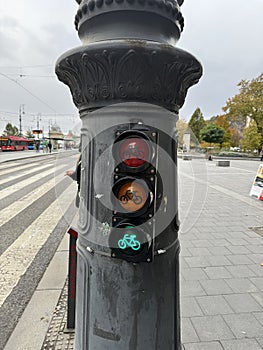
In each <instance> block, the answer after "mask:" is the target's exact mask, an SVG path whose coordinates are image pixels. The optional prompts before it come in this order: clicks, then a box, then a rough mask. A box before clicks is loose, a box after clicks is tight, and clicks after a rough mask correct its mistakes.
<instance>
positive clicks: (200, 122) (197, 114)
mask: <svg viewBox="0 0 263 350" xmlns="http://www.w3.org/2000/svg"><path fill="white" fill-rule="evenodd" d="M188 126H189V128H191V130H192V131H193V133H194V134H195V136H196V138H197V139H198V141H201V138H200V131H201V130H202V129H203V128H204V126H205V120H204V117H203V114H202V112H201V110H200V108H196V110H195V111H194V113H193V115H192V117H191V119H190V121H189V123H188Z"/></svg>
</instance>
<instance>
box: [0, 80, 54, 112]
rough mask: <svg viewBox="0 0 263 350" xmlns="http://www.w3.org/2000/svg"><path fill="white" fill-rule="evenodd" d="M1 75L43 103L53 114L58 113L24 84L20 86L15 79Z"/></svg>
mask: <svg viewBox="0 0 263 350" xmlns="http://www.w3.org/2000/svg"><path fill="white" fill-rule="evenodd" d="M0 75H2V76H3V77H5V78H6V79H8V80H11V81H12V82H14V83H16V84H17V85H19V86H20V87H21V88H22V89H24V90H25V91H26V92H28V93H29V94H30V95H31V96H33V97H35V98H36V99H37V100H38V101H39V102H41V103H43V104H44V105H45V106H46V107H48V108H49V109H51V110H52V111H53V112H55V113H57V111H56V110H55V109H54V108H53V107H51V106H50V105H49V104H48V103H47V102H45V101H43V100H42V99H41V98H39V97H38V96H36V95H35V94H33V93H32V92H31V91H30V90H28V89H27V88H25V87H24V86H23V85H22V84H20V83H19V82H18V81H16V80H15V79H13V78H10V77H9V76H8V75H6V74H4V73H0Z"/></svg>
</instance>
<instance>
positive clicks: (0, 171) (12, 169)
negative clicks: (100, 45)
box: [0, 163, 41, 176]
mask: <svg viewBox="0 0 263 350" xmlns="http://www.w3.org/2000/svg"><path fill="white" fill-rule="evenodd" d="M40 164H41V163H34V164H33V166H35V167H36V168H38V167H39V166H40ZM23 169H28V164H24V165H17V166H15V167H14V166H12V167H9V168H6V167H5V168H4V169H1V168H0V176H2V175H5V174H10V173H14V172H16V171H18V170H19V171H20V170H23Z"/></svg>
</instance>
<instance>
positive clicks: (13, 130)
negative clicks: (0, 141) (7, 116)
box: [3, 123, 19, 136]
mask: <svg viewBox="0 0 263 350" xmlns="http://www.w3.org/2000/svg"><path fill="white" fill-rule="evenodd" d="M3 135H4V136H19V131H18V128H17V127H16V126H15V125H12V124H11V123H7V124H6V126H5V130H4V131H3Z"/></svg>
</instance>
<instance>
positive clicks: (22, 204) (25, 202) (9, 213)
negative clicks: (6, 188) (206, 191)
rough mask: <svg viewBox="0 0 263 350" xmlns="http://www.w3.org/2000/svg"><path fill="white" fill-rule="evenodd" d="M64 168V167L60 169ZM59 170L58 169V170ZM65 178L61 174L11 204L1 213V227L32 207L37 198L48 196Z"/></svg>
mask: <svg viewBox="0 0 263 350" xmlns="http://www.w3.org/2000/svg"><path fill="white" fill-rule="evenodd" d="M61 167H63V166H62V165H61V166H60V167H58V168H61ZM58 168H57V169H58ZM63 178H64V175H63V174H59V175H58V176H57V177H54V178H52V179H51V180H49V181H48V182H46V183H44V184H43V185H42V186H40V187H37V188H36V189H35V190H33V191H31V192H30V193H27V194H26V195H25V196H24V197H22V198H20V199H19V200H18V201H16V202H14V203H12V204H10V205H9V206H7V207H5V208H4V209H2V211H1V217H0V227H1V226H2V225H4V224H5V223H6V222H8V221H9V220H11V219H12V218H13V217H15V216H16V215H17V214H19V213H20V212H21V211H22V210H24V209H25V208H26V207H28V206H29V205H31V204H32V203H33V202H34V201H35V200H36V199H37V198H39V197H41V196H43V195H44V194H46V193H47V192H48V191H49V190H51V189H52V188H53V187H55V186H57V185H58V184H59V183H60V182H61V181H62V180H63Z"/></svg>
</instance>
